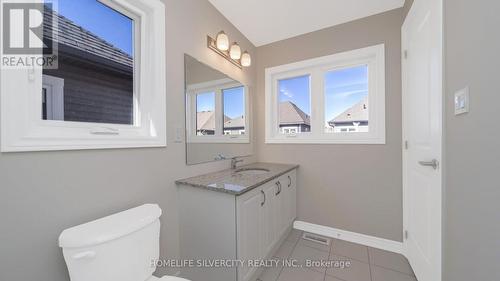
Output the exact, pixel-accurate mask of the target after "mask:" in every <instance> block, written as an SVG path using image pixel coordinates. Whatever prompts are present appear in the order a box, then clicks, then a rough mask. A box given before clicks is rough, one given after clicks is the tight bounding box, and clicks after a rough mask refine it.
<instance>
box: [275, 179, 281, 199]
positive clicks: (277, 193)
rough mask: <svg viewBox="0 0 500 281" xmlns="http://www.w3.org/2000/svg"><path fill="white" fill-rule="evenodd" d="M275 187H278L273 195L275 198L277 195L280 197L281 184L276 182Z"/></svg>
mask: <svg viewBox="0 0 500 281" xmlns="http://www.w3.org/2000/svg"><path fill="white" fill-rule="evenodd" d="M276 186H277V187H278V192H276V194H275V195H276V196H278V195H280V193H281V182H279V181H277V182H276Z"/></svg>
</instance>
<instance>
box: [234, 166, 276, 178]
mask: <svg viewBox="0 0 500 281" xmlns="http://www.w3.org/2000/svg"><path fill="white" fill-rule="evenodd" d="M268 172H270V171H269V170H268V169H264V168H242V169H238V170H236V171H235V172H234V173H235V174H236V175H248V176H255V175H263V174H266V173H268Z"/></svg>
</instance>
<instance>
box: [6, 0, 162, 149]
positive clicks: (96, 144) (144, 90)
mask: <svg viewBox="0 0 500 281" xmlns="http://www.w3.org/2000/svg"><path fill="white" fill-rule="evenodd" d="M99 1H100V2H102V3H103V4H105V5H107V6H109V7H110V8H112V9H115V10H117V11H118V12H120V13H122V14H124V15H126V16H128V17H130V18H132V19H133V20H134V124H132V125H123V124H104V123H90V122H70V121H60V120H42V118H41V116H42V114H41V110H42V106H41V104H42V99H41V96H42V95H41V94H40V93H41V89H42V80H43V79H42V69H41V67H33V68H32V69H29V70H28V69H0V80H1V85H0V99H1V151H2V152H15V151H44V150H72V149H106V148H128V147H164V146H166V145H167V135H166V83H165V77H166V71H165V65H166V63H165V55H166V54H165V53H166V51H165V6H164V4H163V3H162V1H160V0H99ZM0 12H2V11H0ZM1 30H3V27H2V26H0V36H2V35H3V34H1V32H2V31H1ZM0 48H1V46H0ZM39 56H41V54H40V55H39Z"/></svg>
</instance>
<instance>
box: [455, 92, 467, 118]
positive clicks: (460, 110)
mask: <svg viewBox="0 0 500 281" xmlns="http://www.w3.org/2000/svg"><path fill="white" fill-rule="evenodd" d="M467 112H469V87H466V88H464V89H462V90H460V91H458V92H456V93H455V115H460V114H464V113H467Z"/></svg>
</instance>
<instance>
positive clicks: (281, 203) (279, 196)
mask: <svg viewBox="0 0 500 281" xmlns="http://www.w3.org/2000/svg"><path fill="white" fill-rule="evenodd" d="M283 179H284V178H283V177H280V178H279V180H278V181H277V182H276V184H275V185H276V193H275V198H276V203H275V211H274V214H275V218H276V224H275V229H276V230H275V232H276V241H277V240H279V239H280V238H281V237H282V236H283V234H284V233H285V231H286V229H287V227H288V215H287V205H288V204H287V200H288V199H287V190H286V184H285V181H284V180H283Z"/></svg>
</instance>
